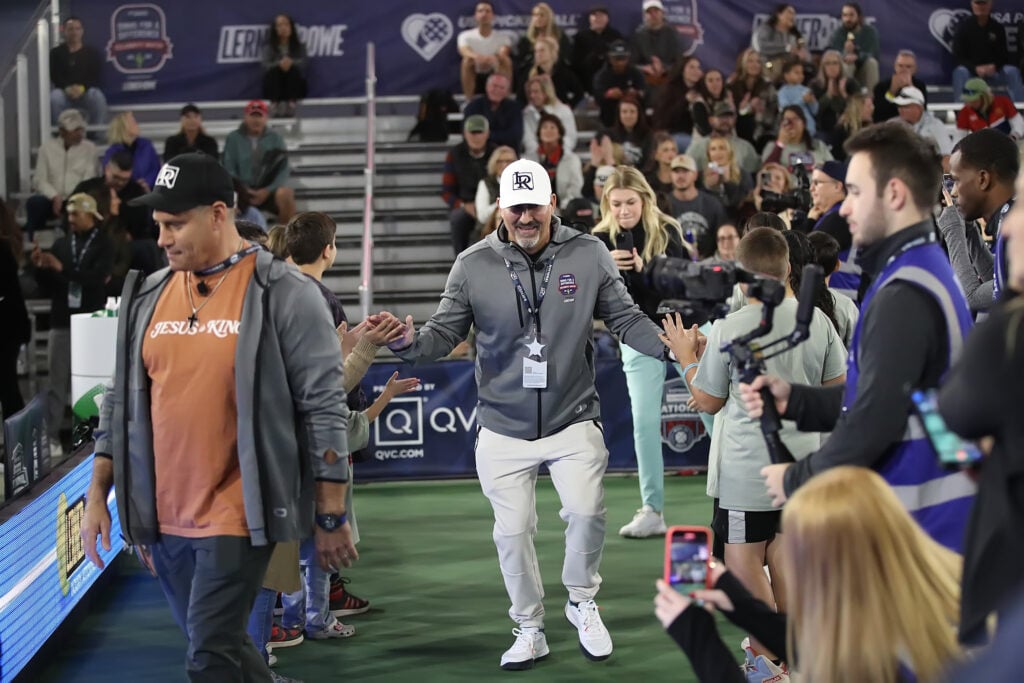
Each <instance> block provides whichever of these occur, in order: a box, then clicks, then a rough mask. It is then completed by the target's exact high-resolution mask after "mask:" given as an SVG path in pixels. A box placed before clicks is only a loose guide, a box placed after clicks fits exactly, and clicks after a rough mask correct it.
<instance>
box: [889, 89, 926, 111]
mask: <svg viewBox="0 0 1024 683" xmlns="http://www.w3.org/2000/svg"><path fill="white" fill-rule="evenodd" d="M892 103H893V104H895V105H896V106H897V107H905V106H907V105H908V104H916V105H919V106H921V107H923V106H924V93H923V92H921V91H920V90H918V89H917V88H915V87H914V86H912V85H908V86H907V87H905V88H903V89H902V90H900V91H899V93H897V95H896V97H893V98H892Z"/></svg>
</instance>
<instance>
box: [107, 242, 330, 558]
mask: <svg viewBox="0 0 1024 683" xmlns="http://www.w3.org/2000/svg"><path fill="white" fill-rule="evenodd" d="M255 258H256V268H255V271H254V273H253V277H252V280H251V281H250V282H249V287H248V289H247V290H246V293H245V301H244V303H243V306H242V317H241V327H240V329H239V333H238V343H237V348H236V351H235V394H236V401H237V408H238V460H239V463H240V465H241V473H242V491H243V500H244V504H245V517H246V523H247V524H248V527H249V533H250V536H251V538H252V543H253V545H265V544H267V543H277V542H282V541H289V540H298V539H303V538H306V537H308V536H309V535H310V534H311V533H312V531H313V515H314V506H315V501H314V493H315V490H314V482H315V481H318V480H319V481H335V482H344V481H347V480H348V458H347V457H344V456H346V455H347V454H348V444H347V441H346V431H345V428H346V422H347V418H348V408H347V406H346V405H345V390H344V389H343V388H342V379H343V377H342V363H341V345H340V342H339V341H338V336H337V334H336V333H335V330H334V326H333V324H332V322H331V319H330V315H329V313H328V310H327V307H326V306H324V300H323V297H321V295H320V293H319V292H318V291H317V290H316V287H315V285H314V284H313V282H312V281H311V280H310V279H309V278H307V277H306V276H305V275H303V274H302V273H300V272H299V271H298V270H297V269H295V268H294V267H292V266H289V265H288V264H286V263H285V262H283V261H281V260H278V259H275V258H274V257H273V256H272V255H271V254H270V253H269V252H266V251H262V250H261V251H259V252H257V253H256V256H255ZM170 280H171V272H170V269H168V268H164V269H163V270H160V271H157V272H155V273H152V274H151V275H149V276H148V277H145V278H143V277H142V276H141V275H140V274H139V273H138V272H137V271H133V272H132V273H130V274H129V277H128V279H127V281H126V282H125V287H124V292H123V295H122V299H121V309H120V316H119V318H118V322H117V360H116V369H115V373H114V378H113V381H112V383H111V384H110V385H109V386H108V387H107V391H106V394H105V396H104V400H103V405H102V407H101V410H100V424H99V428H98V429H97V431H96V453H97V454H98V455H108V456H110V457H112V458H113V463H114V489H115V491H116V493H117V508H118V515H119V517H120V520H121V528H122V529H123V531H124V535H125V538H127V539H128V541H129V542H131V543H135V544H146V543H152V542H154V541H156V540H157V538H158V535H159V522H158V520H157V514H156V488H155V487H156V481H155V470H154V446H153V424H152V420H151V417H150V410H151V405H150V394H149V381H150V380H149V376H148V373H147V371H146V367H145V365H144V364H143V362H142V342H143V339H144V337H145V333H146V330H147V328H148V327H149V323H150V319H151V317H152V315H153V311H154V310H155V308H156V304H157V301H158V300H159V298H160V294H161V293H162V292H163V290H164V287H165V286H166V285H167V283H168V282H170ZM201 399H202V397H199V396H197V397H195V400H197V401H199V400H201ZM186 428H187V425H182V429H186ZM328 450H333V451H334V452H335V453H337V454H338V456H339V457H338V459H337V461H336V462H334V463H328V462H327V461H326V460H325V459H324V454H325V453H326V452H327V451H328Z"/></svg>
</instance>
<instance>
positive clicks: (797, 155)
mask: <svg viewBox="0 0 1024 683" xmlns="http://www.w3.org/2000/svg"><path fill="white" fill-rule="evenodd" d="M800 164H803V166H804V168H806V169H807V170H808V171H813V170H814V155H813V154H811V153H810V152H793V153H791V154H790V155H789V167H790V168H796V167H797V166H799V165H800Z"/></svg>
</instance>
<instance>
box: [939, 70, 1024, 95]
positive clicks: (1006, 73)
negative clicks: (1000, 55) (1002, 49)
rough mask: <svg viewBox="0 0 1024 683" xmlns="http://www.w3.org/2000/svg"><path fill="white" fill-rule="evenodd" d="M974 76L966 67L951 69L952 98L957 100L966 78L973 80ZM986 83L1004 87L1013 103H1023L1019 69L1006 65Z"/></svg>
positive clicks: (1022, 86) (1023, 88)
mask: <svg viewBox="0 0 1024 683" xmlns="http://www.w3.org/2000/svg"><path fill="white" fill-rule="evenodd" d="M974 77H975V74H973V73H971V71H970V70H969V69H968V68H967V67H966V66H958V67H956V68H955V69H953V97H955V98H957V99H959V97H960V94H961V93H963V91H964V83H966V82H967V79H968V78H974ZM985 81H986V82H987V83H990V84H996V85H1005V86H1006V89H1007V90H1009V91H1010V97H1011V98H1012V99H1013V101H1014V102H1024V85H1022V84H1021V76H1020V69H1018V68H1017V67H1015V66H1011V65H1010V64H1006V65H1004V66H1003V68H1002V69H1000V70H999V71H997V72H996V73H995V74H994V75H992V76H989V77H988V78H986V79H985Z"/></svg>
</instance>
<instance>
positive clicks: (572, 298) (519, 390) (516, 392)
mask: <svg viewBox="0 0 1024 683" xmlns="http://www.w3.org/2000/svg"><path fill="white" fill-rule="evenodd" d="M551 233H552V238H551V242H550V243H549V244H548V246H547V248H546V249H545V250H544V251H543V252H542V253H541V255H540V257H539V258H538V260H537V263H536V264H534V263H533V262H532V261H531V259H530V257H529V256H528V255H527V254H526V252H524V251H523V250H522V249H521V248H519V246H518V245H515V244H512V243H510V242H509V241H508V232H507V230H506V229H505V226H504V225H502V226H499V228H498V230H496V231H495V232H493V233H491V234H490V235H488V236H487V237H486V238H485V239H483V240H482V241H480V242H478V243H477V244H475V245H473V246H472V247H470V248H469V249H467V250H466V251H464V252H462V253H461V254H460V255H459V257H458V258H457V259H456V260H455V265H454V266H453V267H452V270H451V273H450V274H449V275H448V283H447V284H446V285H445V290H444V293H443V294H442V295H441V304H440V305H439V306H438V308H437V312H436V313H434V315H433V316H432V317H431V318H430V320H429V321H428V322H427V323H426V324H425V325H424V326H423V328H422V329H421V330H420V331H419V332H418V333H417V335H416V340H415V341H414V342H413V344H412V345H411V346H409V347H407V348H406V349H403V350H400V351H397V352H396V355H397V356H398V357H399V358H402V359H403V360H406V361H409V362H418V361H432V360H436V359H438V358H441V357H443V356H445V355H447V354H448V353H449V352H450V351H451V350H452V349H453V348H454V347H455V346H456V345H457V344H458V343H459V342H460V341H462V340H463V339H465V338H466V335H467V334H468V333H469V328H470V326H471V325H475V327H476V351H477V357H476V380H477V386H478V388H479V390H478V395H479V408H478V410H477V419H478V421H479V424H480V426H482V427H486V428H487V429H489V430H491V431H493V432H497V433H498V434H502V435H504V436H509V437H513V438H517V439H528V440H534V439H539V438H541V437H545V436H550V435H551V434H554V433H556V432H558V431H560V430H562V429H564V428H565V427H567V426H569V425H571V424H574V423H577V422H583V421H586V420H597V419H600V404H599V401H598V396H597V390H596V388H595V387H594V338H593V319H594V318H595V317H596V318H599V319H601V320H603V321H604V322H605V324H606V325H607V326H608V329H609V330H611V332H612V333H613V334H615V335H616V336H617V337H618V338H619V339H620V340H621V341H622V342H623V343H626V344H628V345H629V346H631V347H632V348H634V349H636V350H637V351H640V352H641V353H645V354H647V355H650V356H654V357H657V358H663V357H664V356H665V346H664V345H663V344H662V343H661V340H660V339H658V334H659V332H660V330H659V329H658V328H657V327H656V326H655V325H654V324H653V323H652V322H651V320H650V318H648V317H647V316H646V315H644V313H643V312H642V311H640V309H639V308H638V307H637V306H636V305H635V304H634V303H633V300H632V299H631V298H630V296H629V292H627V291H626V286H625V284H624V283H623V281H622V277H621V276H620V275H619V271H618V269H617V268H616V266H615V262H614V260H612V257H611V255H610V254H609V252H608V249H607V248H606V247H605V246H604V245H603V244H602V243H601V242H600V240H598V239H597V238H596V237H592V236H591V235H585V234H583V233H580V232H577V231H576V230H573V229H572V228H567V227H565V226H562V225H560V224H559V222H558V219H557V218H556V217H552V219H551ZM504 259H508V261H509V262H510V263H511V265H512V267H513V268H514V269H515V271H516V273H518V275H519V278H520V280H521V282H522V283H523V287H524V289H525V290H526V292H527V295H528V296H530V299H531V302H536V299H537V291H538V290H539V289H540V287H541V282H542V280H543V278H544V272H545V270H546V268H547V265H548V263H549V262H551V261H552V260H553V261H554V264H553V266H552V270H551V277H550V281H549V284H548V290H547V295H546V296H545V298H544V300H543V302H542V303H541V307H540V343H542V344H544V345H545V346H544V349H543V352H542V359H543V360H546V361H547V363H548V378H547V388H545V389H524V388H523V358H525V357H526V356H527V353H528V350H527V347H526V343H527V342H528V341H531V339H532V331H533V322H532V318H531V316H530V314H529V311H528V310H527V307H526V306H525V305H524V303H523V301H522V299H521V298H520V296H519V295H518V294H517V293H516V288H515V285H514V284H513V282H512V280H511V278H510V277H509V273H508V270H507V269H506V267H505V263H504ZM528 337H529V338H528Z"/></svg>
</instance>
